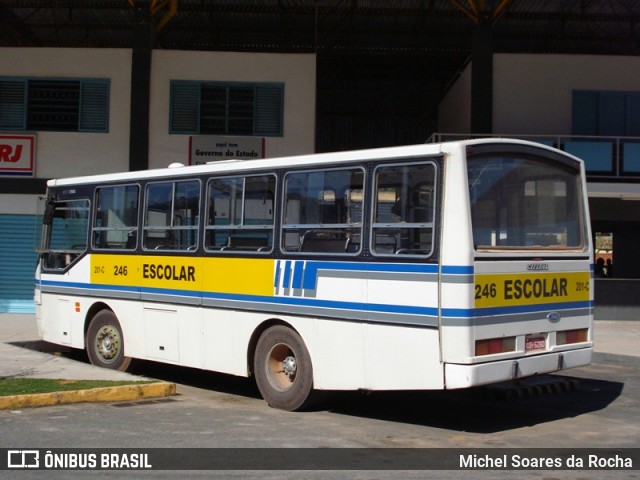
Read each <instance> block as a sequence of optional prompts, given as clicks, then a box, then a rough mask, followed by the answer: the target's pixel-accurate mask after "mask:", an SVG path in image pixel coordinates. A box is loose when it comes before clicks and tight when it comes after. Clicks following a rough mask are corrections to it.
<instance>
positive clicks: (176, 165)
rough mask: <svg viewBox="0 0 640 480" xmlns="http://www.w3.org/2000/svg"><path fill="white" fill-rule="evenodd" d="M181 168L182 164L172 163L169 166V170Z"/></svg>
mask: <svg viewBox="0 0 640 480" xmlns="http://www.w3.org/2000/svg"><path fill="white" fill-rule="evenodd" d="M181 167H184V163H180V162H173V163H172V164H171V165H169V168H181Z"/></svg>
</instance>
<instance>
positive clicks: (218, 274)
mask: <svg viewBox="0 0 640 480" xmlns="http://www.w3.org/2000/svg"><path fill="white" fill-rule="evenodd" d="M273 272H274V261H273V260H271V259H263V258H262V259H261V258H203V257H170V256H156V255H153V256H151V255H147V256H137V255H103V254H99V255H92V256H91V283H92V284H101V285H117V286H127V287H137V286H140V287H143V288H164V289H173V290H189V291H207V292H221V293H236V294H243V295H273Z"/></svg>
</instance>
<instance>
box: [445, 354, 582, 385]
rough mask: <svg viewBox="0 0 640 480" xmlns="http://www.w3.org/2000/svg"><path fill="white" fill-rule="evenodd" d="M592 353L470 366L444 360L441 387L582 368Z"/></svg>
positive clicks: (536, 357)
mask: <svg viewBox="0 0 640 480" xmlns="http://www.w3.org/2000/svg"><path fill="white" fill-rule="evenodd" d="M592 355H593V348H592V347H588V348H582V349H579V350H568V351H564V352H557V353H545V354H540V355H531V356H527V357H519V358H514V359H509V360H501V361H494V362H488V363H481V364H474V365H462V364H455V363H446V364H445V382H446V386H445V388H447V389H454V388H468V387H473V386H476V385H486V384H489V383H496V382H502V381H505V380H515V379H518V378H523V377H530V376H532V375H538V374H542V373H550V372H557V371H559V370H565V369H568V368H575V367H583V366H585V365H589V364H590V363H591V357H592Z"/></svg>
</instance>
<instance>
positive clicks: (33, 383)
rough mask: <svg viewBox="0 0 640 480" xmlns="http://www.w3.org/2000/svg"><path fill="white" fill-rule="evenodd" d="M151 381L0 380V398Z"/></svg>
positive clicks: (141, 383)
mask: <svg viewBox="0 0 640 480" xmlns="http://www.w3.org/2000/svg"><path fill="white" fill-rule="evenodd" d="M148 383H153V381H139V382H137V381H130V382H128V381H113V380H57V379H48V378H0V397H6V396H9V395H31V394H35V393H51V392H64V391H71V390H87V389H90V388H105V387H119V386H122V385H144V384H148Z"/></svg>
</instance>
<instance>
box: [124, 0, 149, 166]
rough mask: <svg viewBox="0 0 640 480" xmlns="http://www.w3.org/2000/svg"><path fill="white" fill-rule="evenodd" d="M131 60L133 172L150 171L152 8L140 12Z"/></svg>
mask: <svg viewBox="0 0 640 480" xmlns="http://www.w3.org/2000/svg"><path fill="white" fill-rule="evenodd" d="M136 14H137V18H138V23H137V24H136V26H135V30H134V32H133V54H132V58H131V125H130V127H129V130H130V137H129V170H131V171H133V170H145V169H146V168H149V102H150V97H151V52H152V50H153V40H154V34H153V22H152V21H151V16H150V14H149V10H148V8H140V9H138V11H137V12H136Z"/></svg>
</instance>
